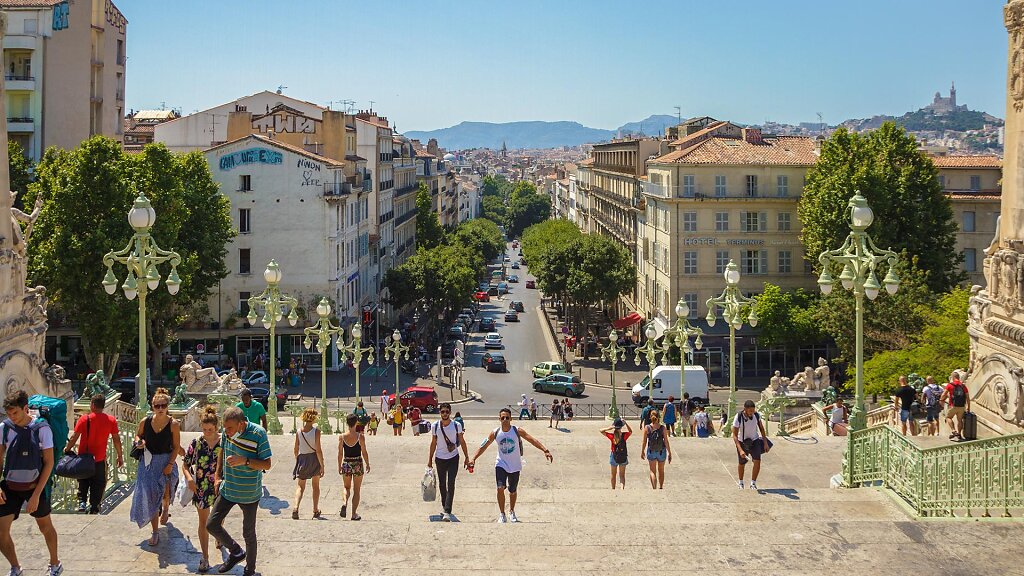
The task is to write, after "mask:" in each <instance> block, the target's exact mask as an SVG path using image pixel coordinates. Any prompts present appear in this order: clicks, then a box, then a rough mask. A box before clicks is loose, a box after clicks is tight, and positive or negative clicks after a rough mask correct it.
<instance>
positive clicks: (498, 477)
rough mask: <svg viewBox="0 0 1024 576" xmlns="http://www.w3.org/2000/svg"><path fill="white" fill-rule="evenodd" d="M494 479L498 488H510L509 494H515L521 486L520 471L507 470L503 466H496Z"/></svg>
mask: <svg viewBox="0 0 1024 576" xmlns="http://www.w3.org/2000/svg"><path fill="white" fill-rule="evenodd" d="M494 480H495V481H496V482H497V484H498V490H502V489H504V488H506V487H507V488H508V493H509V494H515V493H516V488H518V487H519V472H506V471H505V469H504V468H502V467H501V466H495V467H494Z"/></svg>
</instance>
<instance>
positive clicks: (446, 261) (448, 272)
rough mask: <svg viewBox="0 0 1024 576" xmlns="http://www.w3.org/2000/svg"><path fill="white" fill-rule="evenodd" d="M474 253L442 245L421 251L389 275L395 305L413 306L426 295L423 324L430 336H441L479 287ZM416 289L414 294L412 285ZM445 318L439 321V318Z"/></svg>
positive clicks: (388, 283) (462, 247) (459, 247)
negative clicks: (448, 323)
mask: <svg viewBox="0 0 1024 576" xmlns="http://www.w3.org/2000/svg"><path fill="white" fill-rule="evenodd" d="M477 258H479V255H475V254H473V253H472V252H471V251H470V249H469V248H467V247H465V246H454V245H449V244H441V245H439V246H435V247H433V248H422V249H417V250H416V253H415V254H413V255H412V256H410V257H409V259H408V260H406V261H405V262H403V263H402V264H401V265H400V266H398V267H397V268H395V269H394V271H391V272H389V273H388V274H387V275H386V276H385V278H384V285H385V286H386V287H387V288H388V291H389V292H390V293H391V298H392V301H393V302H399V301H401V302H403V303H405V304H411V303H413V302H415V301H416V300H415V299H414V296H415V295H421V296H424V298H423V300H422V302H423V306H424V308H425V310H424V314H423V315H422V316H421V318H422V320H421V322H422V323H423V324H424V325H425V326H426V327H427V331H428V332H427V333H428V334H438V335H440V328H443V327H444V326H445V323H446V322H447V321H448V320H450V319H451V318H452V317H454V315H455V314H458V312H459V311H460V310H461V309H462V307H463V306H465V305H466V304H468V303H469V298H470V294H471V293H472V291H473V289H474V288H475V286H476V270H474V268H473V263H474V260H475V259H477ZM409 285H412V286H414V287H415V289H414V291H410V290H409V289H408V286H409ZM439 314H440V315H441V316H442V319H441V320H438V318H437V316H438V315H439Z"/></svg>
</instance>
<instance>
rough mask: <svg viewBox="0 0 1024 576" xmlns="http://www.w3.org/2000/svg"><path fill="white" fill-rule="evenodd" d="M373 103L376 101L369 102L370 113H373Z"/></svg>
mask: <svg viewBox="0 0 1024 576" xmlns="http://www.w3.org/2000/svg"><path fill="white" fill-rule="evenodd" d="M374 102H376V100H370V112H373V103H374Z"/></svg>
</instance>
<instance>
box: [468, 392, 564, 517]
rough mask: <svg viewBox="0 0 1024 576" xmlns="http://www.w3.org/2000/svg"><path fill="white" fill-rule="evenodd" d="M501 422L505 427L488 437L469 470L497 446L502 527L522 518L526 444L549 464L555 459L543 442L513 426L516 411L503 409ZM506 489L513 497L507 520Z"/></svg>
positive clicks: (496, 469)
mask: <svg viewBox="0 0 1024 576" xmlns="http://www.w3.org/2000/svg"><path fill="white" fill-rule="evenodd" d="M498 419H499V420H500V421H501V426H499V427H498V428H495V429H494V431H493V432H491V433H490V435H489V436H488V437H487V441H486V442H484V443H483V444H482V445H481V446H480V448H479V449H477V451H476V454H474V455H473V458H471V459H470V460H469V466H470V467H473V466H475V465H476V459H477V458H479V457H480V456H481V455H482V454H483V453H484V451H486V450H487V447H488V446H490V445H491V442H495V443H497V445H498V458H497V460H496V461H495V463H494V478H495V480H496V481H497V486H498V512H499V515H498V523H499V524H504V523H505V522H519V518H517V517H516V493H517V492H516V488H518V486H519V473H520V472H521V471H522V469H523V440H526V441H527V442H529V443H530V444H533V446H534V447H535V448H537V449H538V450H540V451H541V452H543V453H544V457H545V458H547V459H548V462H551V461H552V460H553V458H552V457H551V452H550V451H549V450H548V449H547V448H545V447H544V445H543V444H541V443H540V441H539V440H537V439H536V438H534V437H533V436H530V435H529V434H527V433H526V431H525V430H523V429H522V428H517V427H515V426H513V425H512V410H510V409H509V408H502V409H501V411H500V412H498ZM506 489H508V493H509V507H508V511H509V515H508V517H507V518H506V516H505V490H506Z"/></svg>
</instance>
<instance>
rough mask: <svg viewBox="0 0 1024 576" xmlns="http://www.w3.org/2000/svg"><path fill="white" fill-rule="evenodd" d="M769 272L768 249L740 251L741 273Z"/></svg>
mask: <svg viewBox="0 0 1024 576" xmlns="http://www.w3.org/2000/svg"><path fill="white" fill-rule="evenodd" d="M767 272H768V251H767V250H743V251H741V252H740V273H741V274H766V273H767Z"/></svg>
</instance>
